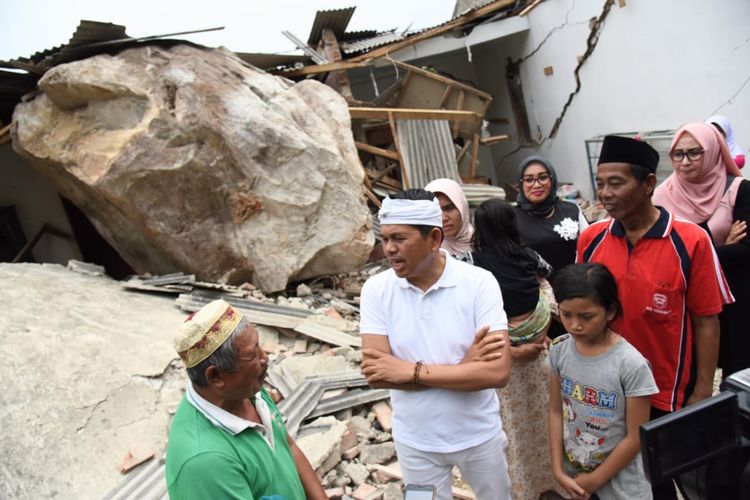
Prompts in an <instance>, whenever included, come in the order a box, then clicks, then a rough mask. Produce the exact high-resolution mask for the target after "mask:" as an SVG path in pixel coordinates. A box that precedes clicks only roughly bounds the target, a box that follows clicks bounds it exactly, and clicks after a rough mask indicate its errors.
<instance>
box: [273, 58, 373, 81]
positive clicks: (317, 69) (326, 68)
mask: <svg viewBox="0 0 750 500" xmlns="http://www.w3.org/2000/svg"><path fill="white" fill-rule="evenodd" d="M371 64H372V63H371V62H369V61H368V62H349V61H345V62H343V61H342V62H333V63H328V64H311V65H309V66H304V67H302V68H300V69H293V70H290V71H271V74H273V75H277V76H283V77H286V78H296V77H298V76H307V75H319V74H320V73H330V72H331V71H340V70H346V69H355V68H365V67H367V66H370V65H371Z"/></svg>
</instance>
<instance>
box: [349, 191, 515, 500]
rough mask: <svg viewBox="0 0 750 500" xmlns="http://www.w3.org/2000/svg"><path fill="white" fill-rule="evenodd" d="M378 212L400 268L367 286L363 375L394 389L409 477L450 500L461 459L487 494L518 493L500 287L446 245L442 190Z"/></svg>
mask: <svg viewBox="0 0 750 500" xmlns="http://www.w3.org/2000/svg"><path fill="white" fill-rule="evenodd" d="M378 215H379V218H380V228H381V234H382V238H383V250H384V252H385V256H386V258H387V259H388V261H389V262H390V264H391V269H389V270H387V271H384V272H382V273H380V274H378V275H376V276H373V277H372V278H370V279H369V280H367V283H365V285H364V287H363V288H362V296H361V305H360V311H361V316H362V317H361V322H360V331H361V334H362V346H363V349H364V350H363V354H364V360H363V362H362V373H363V374H364V376H365V377H367V380H368V382H369V383H370V385H371V386H372V387H378V388H388V389H391V403H392V405H393V438H394V441H395V443H396V451H397V453H398V458H399V464H400V465H401V470H402V472H403V474H404V481H405V483H406V484H427V485H433V486H435V488H436V490H437V496H436V498H438V499H446V500H448V499H451V498H452V495H451V469H452V467H453V466H458V467H459V469H460V470H461V473H462V476H463V478H464V480H465V481H466V482H468V483H469V485H470V486H471V487H472V489H473V490H474V493H475V494H476V496H477V498H481V499H483V500H485V499H503V500H505V499H508V498H510V484H509V483H510V479H509V477H508V471H507V469H508V468H507V463H506V460H505V445H506V443H507V440H506V437H505V433H504V432H503V430H502V424H501V422H500V416H499V403H498V399H497V394H496V391H495V388H498V387H503V386H505V384H506V383H507V382H508V376H509V374H510V353H509V351H508V349H509V344H507V343H506V342H505V337H506V336H507V318H506V316H505V312H504V311H503V299H502V295H501V293H500V287H499V286H498V284H497V281H496V280H495V278H494V277H493V276H492V274H490V273H489V272H488V271H485V270H483V269H480V268H477V267H474V266H471V265H469V264H466V263H464V262H460V261H457V260H455V259H453V258H451V257H450V256H448V254H447V253H446V252H445V251H442V250H440V244H441V242H442V238H443V235H442V229H441V225H442V222H441V220H442V217H441V211H440V205H439V203H438V201H437V200H436V199H435V198H434V195H433V194H432V193H430V192H428V191H425V190H423V189H410V190H407V191H402V192H400V193H397V194H396V195H391V196H390V197H389V198H386V199H385V200H383V207H382V208H381V210H380V213H379V214H378ZM475 332H476V333H475Z"/></svg>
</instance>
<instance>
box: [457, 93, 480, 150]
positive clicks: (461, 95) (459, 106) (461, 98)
mask: <svg viewBox="0 0 750 500" xmlns="http://www.w3.org/2000/svg"><path fill="white" fill-rule="evenodd" d="M465 98H466V92H464V91H463V90H461V91H460V92H459V93H458V103H457V104H456V111H463V110H464V99H465ZM460 126H461V121H460V120H456V123H454V124H453V138H454V139H455V138H456V137H458V129H459V127H460ZM480 126H481V125H480Z"/></svg>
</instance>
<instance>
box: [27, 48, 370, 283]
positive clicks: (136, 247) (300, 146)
mask: <svg viewBox="0 0 750 500" xmlns="http://www.w3.org/2000/svg"><path fill="white" fill-rule="evenodd" d="M39 90H40V92H39V94H38V95H37V96H36V97H34V98H33V99H31V100H30V101H28V102H25V103H22V104H19V105H18V106H17V107H16V110H15V113H14V117H13V119H14V129H13V145H14V148H15V149H16V151H17V152H18V153H19V154H21V155H22V156H23V157H24V158H26V159H27V160H28V161H29V162H30V163H31V164H32V165H33V166H34V167H35V168H37V169H38V170H40V171H41V172H42V173H43V174H45V175H46V176H47V177H49V178H50V179H52V180H53V181H54V182H55V184H56V186H57V188H58V190H59V191H60V192H61V193H62V194H63V195H64V196H66V197H68V198H70V199H71V200H72V201H73V202H74V203H75V204H76V205H78V206H79V207H80V208H81V209H82V210H83V212H84V213H86V215H87V216H88V217H89V219H91V221H92V222H93V224H94V225H95V226H96V228H97V229H98V231H99V232H100V233H101V234H102V236H104V238H105V239H107V240H108V241H109V243H110V244H112V246H113V247H114V248H115V249H117V251H118V252H119V253H120V254H121V255H122V257H123V258H124V259H125V260H126V261H127V262H128V263H129V264H130V265H131V266H132V267H133V268H134V269H135V270H136V271H137V272H152V273H167V272H173V271H178V270H179V271H185V272H189V273H194V274H196V275H197V276H198V277H199V278H200V279H205V280H223V281H226V282H229V283H238V282H242V281H251V282H253V283H254V284H256V285H258V286H260V287H261V288H262V289H264V290H267V291H276V290H281V289H283V288H284V287H285V286H286V284H287V282H288V281H290V280H295V279H304V278H309V277H312V276H317V275H322V274H328V273H338V272H346V271H350V270H353V269H355V268H357V267H359V266H360V265H362V264H363V263H364V262H365V261H366V259H367V257H368V255H369V252H370V250H371V247H372V244H373V234H372V231H371V221H370V216H369V212H368V210H367V206H366V203H365V201H364V197H363V189H362V180H363V175H364V172H363V169H362V166H361V164H360V162H359V158H358V155H357V151H356V148H355V145H354V141H353V138H352V134H351V128H350V118H349V112H348V109H347V105H346V102H345V101H344V99H343V98H342V97H341V96H340V95H338V94H337V93H336V92H335V91H334V90H332V89H331V88H329V87H327V86H325V85H323V84H320V83H318V82H316V81H303V82H300V83H296V84H295V83H293V82H291V81H289V80H287V79H284V78H279V77H275V76H272V75H269V74H267V73H265V72H263V71H261V70H259V69H257V68H254V67H252V66H250V65H248V64H246V63H244V62H243V61H242V60H240V59H239V58H238V57H237V56H235V55H234V54H232V53H231V52H229V51H226V50H223V49H205V48H199V47H194V46H189V45H177V46H173V47H172V48H169V49H165V48H159V47H155V46H145V47H139V48H134V49H129V50H126V51H123V52H121V53H120V54H118V55H116V56H110V55H98V56H95V57H91V58H88V59H84V60H81V61H77V62H73V63H69V64H63V65H60V66H57V67H55V68H53V69H52V70H50V71H49V72H47V73H46V74H45V75H44V77H43V78H42V79H41V80H40V81H39Z"/></svg>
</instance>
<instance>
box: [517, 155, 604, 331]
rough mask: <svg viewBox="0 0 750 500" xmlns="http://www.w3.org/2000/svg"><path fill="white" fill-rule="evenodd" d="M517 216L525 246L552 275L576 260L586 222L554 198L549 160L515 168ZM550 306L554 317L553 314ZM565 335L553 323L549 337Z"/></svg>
mask: <svg viewBox="0 0 750 500" xmlns="http://www.w3.org/2000/svg"><path fill="white" fill-rule="evenodd" d="M517 178H518V181H519V184H520V188H521V189H520V190H519V193H518V198H517V200H516V201H517V202H518V205H517V207H516V215H517V217H518V229H519V231H520V232H521V240H522V241H523V243H524V245H526V246H528V247H529V248H531V249H532V250H535V251H536V252H538V253H539V255H541V256H542V258H543V259H544V260H546V261H547V262H549V264H550V265H551V266H552V269H553V275H552V279H553V280H554V272H555V271H557V270H559V269H562V268H563V267H565V266H567V265H568V264H572V263H574V262H575V260H576V243H577V242H578V235H580V234H581V231H583V230H584V229H586V228H587V227H588V225H589V224H588V222H587V221H586V218H585V217H584V216H583V213H582V212H581V209H580V208H578V205H576V204H575V203H570V202H567V201H562V200H560V199H559V198H558V197H557V173H556V172H555V169H554V168H553V167H552V165H551V164H550V162H549V161H547V160H546V159H545V158H542V157H540V156H529V157H528V158H525V159H524V160H523V161H521V163H520V164H519V165H518V177H517ZM555 312H556V311H555V308H554V306H553V317H554V313H555ZM563 333H565V329H564V328H563V327H562V325H561V324H560V323H559V321H557V319H556V318H555V321H553V322H552V324H551V325H550V330H549V334H548V335H549V337H551V338H555V337H558V336H559V335H562V334H563Z"/></svg>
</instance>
